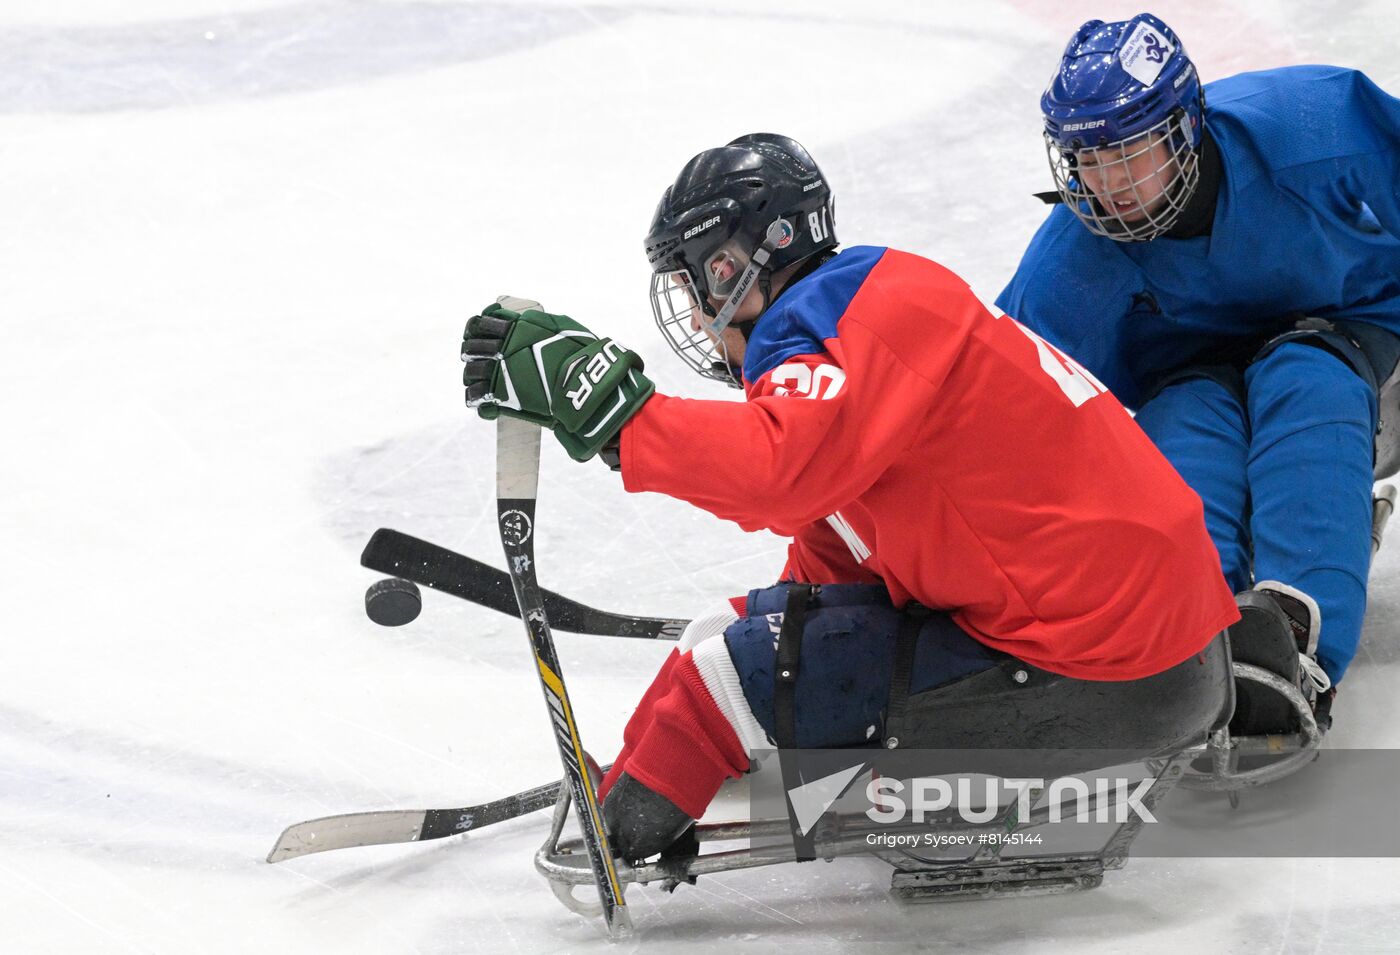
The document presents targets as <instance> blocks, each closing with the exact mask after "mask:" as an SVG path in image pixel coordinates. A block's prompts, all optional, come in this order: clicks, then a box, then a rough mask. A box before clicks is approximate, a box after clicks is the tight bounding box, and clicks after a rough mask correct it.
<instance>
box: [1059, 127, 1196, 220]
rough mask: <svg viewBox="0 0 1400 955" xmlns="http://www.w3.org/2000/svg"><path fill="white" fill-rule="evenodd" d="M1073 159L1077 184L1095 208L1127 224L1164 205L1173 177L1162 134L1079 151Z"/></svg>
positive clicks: (1168, 146)
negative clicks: (1085, 189) (1090, 195)
mask: <svg viewBox="0 0 1400 955" xmlns="http://www.w3.org/2000/svg"><path fill="white" fill-rule="evenodd" d="M1075 158H1076V160H1077V161H1078V169H1077V173H1078V175H1079V178H1080V181H1081V182H1083V184H1084V185H1085V186H1087V187H1088V189H1089V191H1090V192H1092V193H1093V194H1094V198H1095V199H1097V200H1098V203H1099V205H1101V206H1103V207H1104V209H1105V211H1107V212H1109V213H1111V214H1113V215H1116V216H1118V217H1119V218H1120V219H1122V220H1123V221H1124V222H1129V223H1131V222H1141V221H1142V220H1143V219H1146V218H1147V217H1148V216H1151V215H1153V214H1155V213H1156V212H1158V211H1159V210H1160V209H1161V208H1162V207H1163V206H1164V205H1166V203H1167V199H1168V196H1167V190H1168V189H1169V188H1170V186H1171V184H1172V181H1173V180H1174V179H1175V178H1176V175H1177V164H1176V159H1175V158H1174V157H1173V156H1172V150H1171V144H1170V142H1169V141H1168V139H1167V136H1166V134H1164V133H1149V134H1148V135H1146V136H1140V137H1138V138H1137V139H1131V140H1128V141H1127V142H1125V143H1119V144H1118V145H1116V146H1100V147H1098V148H1096V149H1081V150H1080V151H1079V152H1078V153H1076V154H1075Z"/></svg>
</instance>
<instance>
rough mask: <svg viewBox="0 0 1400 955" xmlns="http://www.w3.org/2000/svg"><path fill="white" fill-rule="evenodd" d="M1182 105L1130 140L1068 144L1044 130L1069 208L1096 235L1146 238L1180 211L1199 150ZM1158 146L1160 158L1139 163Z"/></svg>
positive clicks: (1195, 175)
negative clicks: (1078, 145)
mask: <svg viewBox="0 0 1400 955" xmlns="http://www.w3.org/2000/svg"><path fill="white" fill-rule="evenodd" d="M1188 122H1189V119H1188V117H1187V115H1186V111H1185V110H1180V109H1178V110H1176V111H1175V112H1174V113H1173V114H1172V115H1171V116H1168V117H1167V118H1166V119H1164V120H1162V121H1161V122H1160V123H1158V124H1157V125H1155V126H1153V127H1152V128H1151V129H1149V130H1147V132H1145V133H1142V134H1139V135H1138V136H1135V137H1133V138H1132V139H1130V140H1127V141H1125V142H1121V143H1114V144H1111V145H1107V146H1095V147H1086V148H1084V149H1075V150H1068V149H1065V148H1064V147H1062V146H1061V145H1060V144H1059V143H1057V142H1055V140H1054V139H1053V138H1052V137H1051V135H1050V134H1049V133H1048V132H1047V133H1045V148H1046V153H1047V155H1048V157H1049V160H1050V172H1051V174H1052V175H1053V176H1054V177H1055V188H1056V189H1057V190H1059V193H1060V197H1061V198H1062V199H1063V200H1064V203H1065V205H1067V206H1068V207H1069V209H1070V211H1071V212H1073V213H1074V214H1075V215H1076V216H1078V217H1079V221H1080V222H1083V223H1084V225H1085V226H1087V227H1088V229H1089V231H1090V232H1092V233H1094V234H1095V235H1101V236H1104V237H1105V238H1109V239H1113V240H1114V241H1116V242H1145V241H1147V240H1148V239H1155V238H1156V237H1157V236H1159V235H1162V234H1163V233H1164V232H1166V231H1167V230H1168V229H1170V228H1171V227H1172V226H1173V225H1174V224H1175V223H1176V221H1177V219H1179V218H1180V217H1181V213H1182V211H1183V210H1184V209H1185V208H1186V203H1187V202H1188V201H1189V200H1190V198H1191V196H1192V194H1194V193H1195V191H1196V185H1197V183H1198V182H1199V181H1200V150H1199V149H1198V148H1197V147H1195V146H1192V145H1191V139H1192V137H1191V136H1190V131H1189V129H1187V125H1186V124H1187V123H1188ZM1160 146H1166V147H1167V149H1166V154H1165V156H1164V158H1163V159H1162V160H1161V161H1160V162H1158V163H1156V164H1154V165H1151V166H1148V167H1146V168H1144V162H1145V160H1144V159H1143V157H1146V156H1148V155H1149V154H1151V153H1152V152H1153V151H1154V150H1156V149H1157V148H1158V147H1160Z"/></svg>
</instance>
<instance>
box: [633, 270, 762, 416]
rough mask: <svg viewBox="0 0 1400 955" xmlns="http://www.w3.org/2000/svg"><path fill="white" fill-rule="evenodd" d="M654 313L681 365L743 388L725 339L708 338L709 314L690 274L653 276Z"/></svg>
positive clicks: (678, 273) (677, 271) (687, 272)
mask: <svg viewBox="0 0 1400 955" xmlns="http://www.w3.org/2000/svg"><path fill="white" fill-rule="evenodd" d="M651 313H652V317H653V318H655V319H656V327H657V328H659V329H661V334H662V335H663V336H664V337H665V339H666V344H668V345H670V346H671V350H672V351H674V352H675V353H676V354H677V355H678V356H680V359H681V361H683V362H685V363H686V364H687V365H689V366H690V367H691V368H692V369H694V370H695V371H696V372H698V373H699V374H701V375H703V376H705V377H706V378H710V379H712V380H714V381H721V382H724V383H725V384H726V385H730V386H731V387H734V388H742V387H743V384H742V383H741V382H740V380H739V376H738V375H737V374H736V373H735V370H734V368H733V366H731V365H730V363H729V352H728V349H726V348H725V346H724V339H723V337H719V338H718V339H714V338H711V337H710V336H709V335H707V334H705V329H704V324H705V321H706V316H705V311H704V310H703V309H702V308H701V307H700V298H699V295H698V294H697V290H696V287H695V281H694V279H693V277H692V276H691V274H690V272H689V270H687V269H677V270H675V271H670V272H654V273H652V276H651Z"/></svg>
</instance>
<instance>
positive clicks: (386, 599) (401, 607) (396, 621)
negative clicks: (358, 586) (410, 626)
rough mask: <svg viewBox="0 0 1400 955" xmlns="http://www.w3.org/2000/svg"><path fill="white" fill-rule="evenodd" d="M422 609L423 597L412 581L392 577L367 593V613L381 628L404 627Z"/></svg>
mask: <svg viewBox="0 0 1400 955" xmlns="http://www.w3.org/2000/svg"><path fill="white" fill-rule="evenodd" d="M422 609H423V595H422V594H421V593H419V591H418V585H417V584H415V583H414V582H413V581H411V580H401V579H399V578H398V577H390V578H389V579H387V580H381V581H380V582H379V583H377V584H373V585H371V586H370V588H369V589H368V590H366V591H365V613H366V614H367V615H368V616H369V619H371V620H373V621H374V622H375V623H377V624H379V625H380V626H381V627H402V626H403V625H404V624H406V623H411V622H412V621H413V620H415V619H416V618H417V617H418V611H420V610H422Z"/></svg>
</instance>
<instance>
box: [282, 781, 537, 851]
mask: <svg viewBox="0 0 1400 955" xmlns="http://www.w3.org/2000/svg"><path fill="white" fill-rule="evenodd" d="M561 785H562V783H558V782H553V783H546V784H545V785H543V786H536V787H535V788H534V789H527V790H525V791H524V792H521V793H516V794H515V795H514V796H506V797H505V798H503V799H497V800H494V801H493V802H487V803H482V804H481V805H479V806H460V807H458V808H455V809H387V810H377V811H374V812H349V813H343V814H341V815H338V816H323V817H321V818H320V819H308V820H306V821H305V822H298V823H296V824H295V825H291V826H288V827H287V828H286V829H284V830H283V831H282V835H280V836H278V837H277V842H276V844H274V845H273V847H272V851H271V852H269V853H268V854H267V861H268V862H285V861H287V860H288V859H297V858H300V857H301V856H309V855H312V854H313V853H317V852H329V851H330V850H332V849H351V848H354V847H356V846H387V845H394V844H396V843H404V842H426V841H427V840H429V839H445V838H447V837H448V836H459V835H461V834H462V833H465V832H475V831H476V830H478V829H484V828H485V827H487V826H494V825H495V824H496V823H498V822H505V821H506V820H507V819H515V818H518V817H520V816H524V815H528V814H529V813H532V812H538V811H539V810H541V809H547V808H549V807H550V806H552V805H554V804H555V803H556V802H558V801H559V787H560V786H561Z"/></svg>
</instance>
